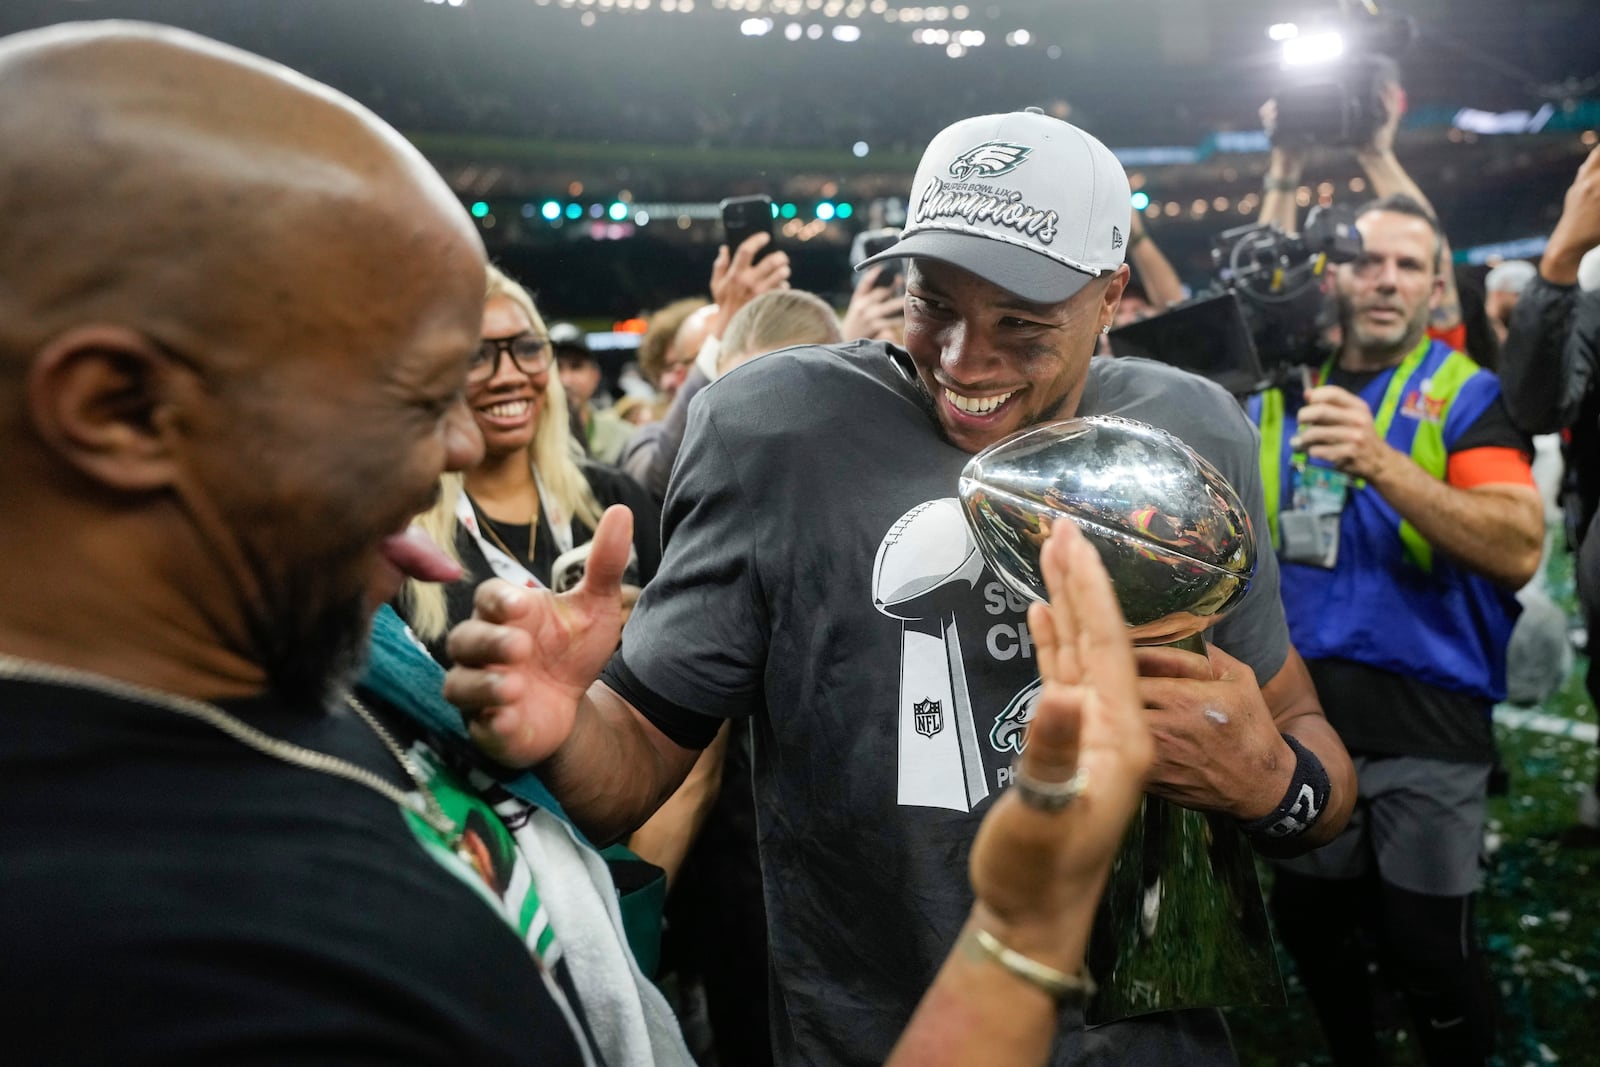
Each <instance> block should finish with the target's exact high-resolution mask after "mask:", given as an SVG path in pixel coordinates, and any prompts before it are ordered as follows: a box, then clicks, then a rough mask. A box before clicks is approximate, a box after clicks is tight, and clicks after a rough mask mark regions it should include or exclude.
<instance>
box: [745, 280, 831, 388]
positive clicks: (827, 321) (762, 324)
mask: <svg viewBox="0 0 1600 1067" xmlns="http://www.w3.org/2000/svg"><path fill="white" fill-rule="evenodd" d="M843 340H844V333H843V331H842V330H841V329H840V327H839V316H838V315H836V314H835V313H834V310H833V308H831V307H829V306H828V303H827V301H825V300H823V299H822V298H821V297H819V296H816V295H814V294H812V293H808V292H806V291H805V290H803V289H773V290H770V291H768V292H765V293H762V294H761V295H760V296H758V297H755V298H754V299H753V300H751V301H750V302H749V303H748V304H746V305H745V306H744V307H742V308H740V309H739V310H738V311H736V312H735V313H734V316H733V318H731V319H729V320H728V327H727V329H725V330H723V332H722V350H721V354H720V355H719V357H718V362H719V364H720V365H721V366H722V368H723V369H727V368H729V367H732V366H734V365H736V364H738V363H743V362H744V361H745V360H747V359H753V358H754V357H756V356H760V355H764V354H765V353H767V352H771V351H772V350H773V349H775V348H787V347H788V346H790V345H834V344H838V343H839V342H840V341H843Z"/></svg>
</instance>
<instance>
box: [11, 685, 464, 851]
mask: <svg viewBox="0 0 1600 1067" xmlns="http://www.w3.org/2000/svg"><path fill="white" fill-rule="evenodd" d="M0 680H20V681H35V682H43V683H45V684H48V685H58V686H66V687H69V688H73V689H86V690H89V691H91V692H100V693H105V694H108V695H110V696H114V697H119V698H121V699H123V700H128V701H132V702H134V703H137V704H143V705H145V706H147V707H154V708H162V709H165V710H167V711H172V712H176V713H177V714H179V715H183V716H185V717H187V718H191V719H198V720H199V721H200V722H203V723H205V724H207V725H208V726H213V727H215V728H216V729H218V730H221V731H222V732H223V733H225V734H227V735H228V736H229V737H231V738H233V739H234V740H235V741H238V742H239V743H240V744H242V745H244V746H245V747H247V748H252V749H254V750H255V751H257V752H259V753H261V754H262V755H264V756H269V757H271V758H272V759H275V760H280V761H281V762H283V763H288V764H290V765H292V766H295V767H300V768H303V769H304V770H308V771H314V772H316V773H318V774H327V775H332V776H333V777H335V778H343V779H345V780H346V781H349V782H354V783H355V784H357V785H360V786H365V787H366V788H368V789H370V790H372V791H373V792H374V793H378V794H380V795H382V796H384V797H387V798H388V799H389V800H391V801H393V802H394V803H395V804H398V805H399V806H400V807H402V808H404V809H405V810H406V811H409V812H411V813H412V814H414V815H416V816H417V817H418V818H419V819H421V820H422V821H423V822H425V823H427V824H428V826H429V827H430V828H431V829H432V830H433V831H434V832H435V833H437V834H438V835H439V836H440V837H443V838H444V840H445V842H446V843H447V844H448V845H449V846H450V848H451V849H453V850H454V851H456V852H462V828H461V827H459V826H457V825H456V823H455V821H454V820H452V819H451V818H450V816H448V815H446V814H445V810H444V807H443V805H441V804H440V803H439V798H438V797H437V796H436V795H434V792H433V790H432V789H431V788H430V787H429V785H428V780H427V777H426V776H425V775H424V774H423V773H422V771H421V770H420V769H419V768H418V767H417V765H416V763H415V762H414V761H413V760H412V759H411V757H410V756H408V755H407V754H406V752H405V750H404V749H402V748H401V747H400V745H399V743H398V742H396V741H395V739H394V737H393V736H392V735H391V734H390V733H389V731H388V730H386V729H385V728H384V726H383V724H382V723H381V722H379V721H378V717H377V716H376V715H374V714H372V712H371V711H369V710H368V709H367V707H366V706H365V705H363V704H362V703H361V701H359V700H357V699H356V698H355V696H354V695H353V694H350V693H346V694H345V698H344V699H345V703H346V704H348V705H349V706H350V708H351V710H352V711H354V712H355V713H356V714H357V715H359V716H360V717H361V720H362V721H363V722H365V723H366V724H367V726H368V727H370V728H371V730H372V732H373V733H374V734H376V735H377V737H378V740H379V741H380V742H382V743H383V747H384V748H386V749H388V750H389V754H390V755H392V756H393V757H394V758H395V760H396V762H398V763H399V764H400V766H401V767H402V768H404V769H405V772H406V776H407V777H408V778H410V779H411V781H412V782H413V783H415V785H416V787H417V792H416V794H415V795H412V794H409V793H406V792H405V791H404V790H402V789H399V788H397V787H395V786H394V785H392V784H390V783H389V782H388V781H386V780H384V779H383V778H382V777H381V776H380V775H377V774H374V773H373V772H372V771H369V770H367V769H366V768H365V767H361V766H358V765H357V764H354V763H351V762H350V761H349V760H344V759H340V758H339V757H338V756H330V755H328V754H327V753H326V752H318V751H317V750H316V749H313V748H306V747H304V746H303V745H297V744H295V743H294V742H292V741H285V740H283V739H282V738H279V737H273V736H272V735H271V734H268V733H263V732H262V731H260V730H258V729H256V728H255V727H254V726H251V725H250V724H249V723H247V722H244V721H243V720H241V719H238V718H236V717H234V716H232V715H229V714H228V713H227V712H226V711H223V710H222V709H221V708H219V707H217V706H216V705H215V704H208V703H206V702H204V701H201V700H191V699H189V698H188V697H182V696H177V695H175V694H172V693H163V692H160V691H159V690H155V689H147V688H145V687H144V686H139V685H133V684H131V683H129V682H119V681H117V680H116V679H114V678H107V677H105V676H104V675H99V674H94V673H92V672H90V671H80V670H76V669H74V668H71V667H58V666H55V665H54V664H47V663H38V662H36V661H33V660H25V659H21V658H18V657H16V656H8V655H5V654H3V653H0ZM418 798H420V803H419V800H418ZM463 854H464V855H465V853H463ZM467 858H468V859H469V860H470V858H471V857H470V856H467Z"/></svg>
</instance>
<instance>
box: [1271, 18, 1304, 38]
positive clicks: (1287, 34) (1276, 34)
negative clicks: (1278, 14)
mask: <svg viewBox="0 0 1600 1067" xmlns="http://www.w3.org/2000/svg"><path fill="white" fill-rule="evenodd" d="M1267 36H1268V37H1270V38H1272V39H1273V40H1274V41H1287V40H1289V39H1290V38H1291V37H1298V36H1300V27H1299V26H1296V25H1295V24H1294V23H1292V22H1276V23H1273V24H1272V25H1271V26H1268V27H1267Z"/></svg>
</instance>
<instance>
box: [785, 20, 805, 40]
mask: <svg viewBox="0 0 1600 1067" xmlns="http://www.w3.org/2000/svg"><path fill="white" fill-rule="evenodd" d="M804 32H806V31H805V30H804V29H802V28H801V27H800V24H799V23H798V22H791V23H789V25H787V26H785V27H784V28H783V35H784V37H786V38H787V39H789V40H791V41H798V40H799V39H800V35H801V34H802V33H804Z"/></svg>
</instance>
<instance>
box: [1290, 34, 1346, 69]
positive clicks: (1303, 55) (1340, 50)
mask: <svg viewBox="0 0 1600 1067" xmlns="http://www.w3.org/2000/svg"><path fill="white" fill-rule="evenodd" d="M1342 55H1344V38H1343V37H1341V36H1340V35H1339V34H1337V33H1316V34H1312V35H1311V36H1310V37H1291V38H1289V39H1288V40H1286V41H1284V42H1283V65H1284V66H1286V67H1305V66H1310V65H1311V64H1313V63H1327V62H1330V61H1332V60H1335V59H1338V58H1339V57H1340V56H1342Z"/></svg>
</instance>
